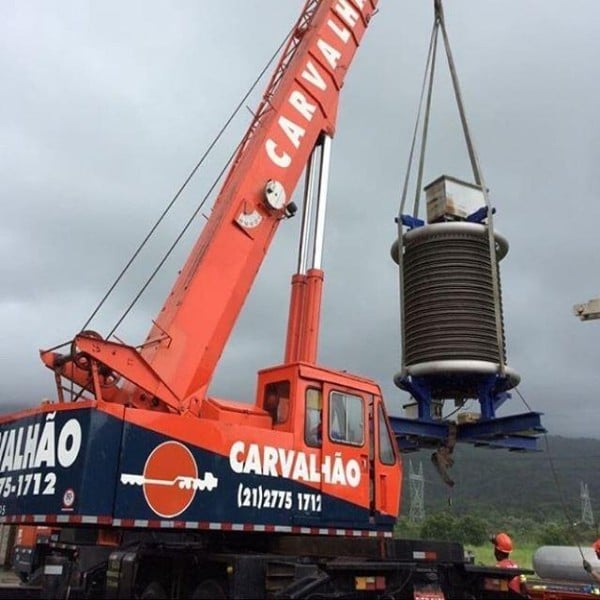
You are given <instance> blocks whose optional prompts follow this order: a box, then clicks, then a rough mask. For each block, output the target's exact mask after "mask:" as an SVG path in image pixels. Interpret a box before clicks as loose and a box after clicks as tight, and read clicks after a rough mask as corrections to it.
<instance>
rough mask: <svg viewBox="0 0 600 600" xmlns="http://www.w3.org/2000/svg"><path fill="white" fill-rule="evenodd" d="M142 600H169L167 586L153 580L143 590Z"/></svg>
mask: <svg viewBox="0 0 600 600" xmlns="http://www.w3.org/2000/svg"><path fill="white" fill-rule="evenodd" d="M140 598H141V600H168V598H169V596H168V595H167V592H166V591H165V588H163V586H162V585H161V584H160V583H158V581H151V582H150V583H149V584H148V585H147V586H146V587H145V588H144V591H143V592H142V595H141V596H140Z"/></svg>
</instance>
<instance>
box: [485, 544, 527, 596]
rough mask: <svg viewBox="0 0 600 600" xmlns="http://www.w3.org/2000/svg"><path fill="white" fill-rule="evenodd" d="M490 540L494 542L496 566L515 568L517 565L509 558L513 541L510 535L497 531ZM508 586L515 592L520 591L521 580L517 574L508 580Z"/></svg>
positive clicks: (518, 592)
mask: <svg viewBox="0 0 600 600" xmlns="http://www.w3.org/2000/svg"><path fill="white" fill-rule="evenodd" d="M491 542H492V544H494V556H495V557H496V560H497V561H498V562H497V563H496V566H497V567H502V568H503V569H516V568H518V567H519V565H518V564H517V563H516V562H514V561H513V560H511V559H510V553H511V552H512V551H513V543H512V540H511V539H510V536H509V535H508V534H506V533H497V534H496V535H494V536H492V537H491ZM508 587H509V588H510V589H511V590H512V591H513V592H516V593H517V594H520V593H521V580H520V577H519V576H518V575H517V576H515V577H513V578H512V579H511V580H510V581H509V582H508Z"/></svg>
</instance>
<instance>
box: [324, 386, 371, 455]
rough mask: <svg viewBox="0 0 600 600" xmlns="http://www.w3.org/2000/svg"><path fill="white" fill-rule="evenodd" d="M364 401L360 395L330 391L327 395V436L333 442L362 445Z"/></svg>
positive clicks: (363, 437)
mask: <svg viewBox="0 0 600 600" xmlns="http://www.w3.org/2000/svg"><path fill="white" fill-rule="evenodd" d="M364 428H365V421H364V403H363V399H362V397H361V396H354V395H352V394H347V393H345V392H331V394H330V396H329V438H330V439H331V440H332V441H334V442H342V443H345V444H353V445H356V446H362V444H363V443H364V439H365V434H364Z"/></svg>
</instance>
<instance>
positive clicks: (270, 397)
mask: <svg viewBox="0 0 600 600" xmlns="http://www.w3.org/2000/svg"><path fill="white" fill-rule="evenodd" d="M263 408H264V409H265V410H266V411H267V412H268V413H269V414H270V415H271V418H272V419H273V424H274V425H279V424H281V423H286V422H287V420H288V419H289V417H290V382H289V381H276V382H273V383H269V384H267V385H266V386H265V395H264V399H263Z"/></svg>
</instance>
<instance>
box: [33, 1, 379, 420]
mask: <svg viewBox="0 0 600 600" xmlns="http://www.w3.org/2000/svg"><path fill="white" fill-rule="evenodd" d="M376 7H377V0H308V1H307V2H306V4H305V6H304V8H303V10H302V13H301V15H300V18H299V19H298V21H297V23H296V25H295V27H294V29H293V31H292V33H291V36H290V39H289V41H288V44H287V46H286V48H285V51H284V52H283V55H282V58H281V59H280V62H279V64H278V66H277V68H276V70H275V72H274V75H273V77H272V78H271V81H270V82H269V85H268V86H267V90H266V92H265V94H264V96H263V100H262V102H261V104H260V106H259V108H258V111H257V112H256V115H255V117H254V119H253V121H252V123H251V125H250V127H249V129H248V131H247V133H246V135H245V136H244V138H243V140H242V142H241V144H240V146H239V150H238V152H237V154H236V156H235V159H234V161H233V164H232V166H231V168H230V170H229V173H228V175H227V177H226V180H225V183H224V185H223V187H222V189H221V191H220V193H219V194H218V197H217V199H216V201H215V204H214V207H213V209H212V212H211V215H210V217H209V219H208V222H207V223H206V225H205V227H204V229H203V231H202V234H201V235H200V237H199V239H198V240H197V242H196V244H195V246H194V248H193V249H192V252H191V253H190V255H189V257H188V259H187V262H186V263H185V266H184V267H183V269H182V270H181V271H180V274H179V276H178V278H177V280H176V281H175V284H174V286H173V288H172V290H171V292H170V294H169V295H168V297H167V300H166V301H165V303H164V305H163V307H162V309H161V311H160V312H159V315H158V317H157V318H156V320H155V321H154V322H153V326H152V328H151V329H150V331H149V333H148V336H147V338H146V341H145V343H144V344H143V345H142V349H141V351H140V352H139V353H138V357H139V359H138V360H139V364H137V365H136V366H135V368H131V356H130V355H131V352H129V353H127V355H128V360H119V359H118V358H117V357H116V356H117V354H118V353H116V354H115V352H114V343H111V344H112V346H108V344H109V342H103V341H101V340H94V344H93V345H94V347H97V348H99V351H98V353H97V355H96V357H97V358H98V360H100V361H102V362H103V364H105V365H106V366H107V367H109V368H111V369H113V370H114V371H115V372H116V373H118V374H120V375H122V376H123V377H124V378H125V379H126V380H127V383H125V385H124V386H123V387H122V388H121V389H120V390H119V391H118V393H115V391H114V390H112V391H111V392H110V395H111V396H112V397H114V398H117V399H118V402H120V403H125V404H129V405H134V406H145V407H152V405H149V404H148V403H147V398H148V397H149V396H153V400H154V407H160V408H162V409H163V410H169V411H174V412H181V410H182V406H187V404H182V401H183V400H184V399H186V398H188V397H190V395H192V394H193V395H194V398H195V399H196V400H197V401H201V399H202V398H203V397H204V396H205V393H206V389H207V387H208V385H209V383H210V381H211V379H212V377H213V374H214V371H215V368H216V365H217V363H218V361H219V358H220V357H221V354H222V352H223V349H224V347H225V344H226V342H227V340H228V338H229V336H230V334H231V331H232V329H233V326H234V324H235V322H236V319H237V317H238V315H239V313H240V310H241V308H242V306H243V304H244V302H245V300H246V298H247V296H248V292H249V290H250V288H251V286H252V283H253V282H254V279H255V277H256V274H257V272H258V270H259V268H260V265H261V264H262V261H263V259H264V257H265V254H266V253H267V250H268V248H269V245H270V243H271V241H272V239H273V236H274V234H275V232H276V230H277V227H278V225H279V223H280V222H281V220H282V219H284V218H285V217H286V216H290V215H291V210H290V205H289V199H290V197H291V195H292V192H293V191H294V189H295V187H296V185H297V183H298V180H299V178H300V176H301V174H302V171H303V170H304V168H305V166H306V164H307V162H308V160H309V158H310V155H311V153H312V152H313V150H314V148H315V146H316V144H317V143H318V141H319V138H320V136H321V135H322V134H323V133H325V134H327V135H330V136H331V135H333V132H334V129H335V122H336V116H337V109H338V100H339V94H340V90H341V88H342V85H343V82H344V78H345V76H346V73H347V71H348V68H349V66H350V63H351V61H352V59H353V57H354V54H355V52H356V50H357V48H358V45H359V44H360V41H361V39H362V37H363V35H364V33H365V30H366V28H367V26H368V24H369V21H370V20H371V17H372V16H373V14H374V13H375V11H376ZM79 340H80V341H81V342H84V341H85V340H84V339H83V338H81V337H80V338H79ZM42 358H43V360H44V362H45V363H46V364H47V366H49V367H51V368H54V369H55V370H56V368H57V366H58V367H59V368H62V365H57V361H56V358H55V356H54V355H52V356H48V355H45V356H44V355H42ZM138 360H136V362H138ZM149 369H150V371H149ZM75 370H76V369H75V367H69V368H62V371H61V373H60V374H61V375H62V376H65V377H67V378H70V379H77V376H76V375H77V374H76V373H75V372H74V371H75ZM142 371H143V372H144V373H145V374H146V375H148V373H149V372H150V373H151V376H150V379H151V380H152V381H151V382H150V383H145V382H144V380H143V379H140V378H139V373H140V372H142ZM86 377H87V376H86ZM79 379H80V380H81V379H82V377H79ZM97 387H100V388H101V387H102V386H97ZM157 388H162V389H168V390H169V394H168V397H157V396H156V394H155V391H154V390H156V389H157ZM102 396H103V398H104V399H109V396H108V395H107V394H106V393H103V394H102Z"/></svg>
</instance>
